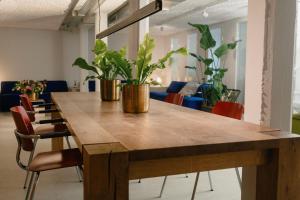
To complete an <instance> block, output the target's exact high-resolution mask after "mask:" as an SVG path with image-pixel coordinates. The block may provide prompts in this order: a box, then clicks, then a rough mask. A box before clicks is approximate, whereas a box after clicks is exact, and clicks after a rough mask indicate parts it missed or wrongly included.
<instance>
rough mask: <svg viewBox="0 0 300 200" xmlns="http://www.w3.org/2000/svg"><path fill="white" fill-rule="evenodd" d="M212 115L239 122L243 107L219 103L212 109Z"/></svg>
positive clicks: (237, 104)
mask: <svg viewBox="0 0 300 200" xmlns="http://www.w3.org/2000/svg"><path fill="white" fill-rule="evenodd" d="M212 113H214V114H217V115H222V116H225V117H230V118H233V119H238V120H241V119H242V117H243V114H244V106H243V105H241V104H239V103H233V102H223V101H219V102H218V103H216V105H215V106H214V107H213V109H212Z"/></svg>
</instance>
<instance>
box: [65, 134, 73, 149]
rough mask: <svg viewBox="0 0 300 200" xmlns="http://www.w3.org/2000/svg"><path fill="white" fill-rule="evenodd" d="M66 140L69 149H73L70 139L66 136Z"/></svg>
mask: <svg viewBox="0 0 300 200" xmlns="http://www.w3.org/2000/svg"><path fill="white" fill-rule="evenodd" d="M65 138H66V141H67V145H68V147H69V149H71V148H72V147H71V143H70V140H69V137H68V136H65Z"/></svg>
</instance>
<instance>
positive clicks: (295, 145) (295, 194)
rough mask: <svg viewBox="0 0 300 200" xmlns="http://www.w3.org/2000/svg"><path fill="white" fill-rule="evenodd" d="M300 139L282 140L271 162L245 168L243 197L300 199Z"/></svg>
mask: <svg viewBox="0 0 300 200" xmlns="http://www.w3.org/2000/svg"><path fill="white" fill-rule="evenodd" d="M299 188H300V140H299V138H295V139H290V140H287V139H286V140H284V139H283V140H282V141H281V142H280V146H279V148H278V149H273V150H270V152H269V162H268V163H267V164H265V165H261V166H257V167H247V168H243V186H242V200H300V193H299Z"/></svg>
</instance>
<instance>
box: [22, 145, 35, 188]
mask: <svg viewBox="0 0 300 200" xmlns="http://www.w3.org/2000/svg"><path fill="white" fill-rule="evenodd" d="M36 143H37V140H34V143H33V149H32V151H31V153H30V156H29V159H28V164H27V169H26V178H25V183H24V186H23V189H26V187H27V181H28V177H29V170H28V166H29V164H30V163H31V161H32V158H33V155H34V152H35V147H36Z"/></svg>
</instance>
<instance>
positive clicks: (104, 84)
mask: <svg viewBox="0 0 300 200" xmlns="http://www.w3.org/2000/svg"><path fill="white" fill-rule="evenodd" d="M93 52H94V53H95V59H94V61H93V62H92V65H89V64H88V63H87V61H86V60H85V59H83V58H77V59H76V60H75V62H74V63H73V66H77V67H79V68H81V69H85V70H88V71H91V72H92V73H94V75H88V76H87V77H86V79H85V81H87V80H90V79H99V80H100V92H101V99H102V100H103V101H118V100H119V99H120V87H119V85H120V84H121V81H120V80H118V79H117V76H118V67H117V65H118V63H116V62H112V60H113V58H114V57H115V56H119V57H120V58H124V57H125V55H126V50H125V48H123V49H121V50H120V51H119V52H117V51H112V50H108V48H107V45H106V44H105V43H104V42H103V41H102V40H96V43H95V47H94V50H93Z"/></svg>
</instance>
